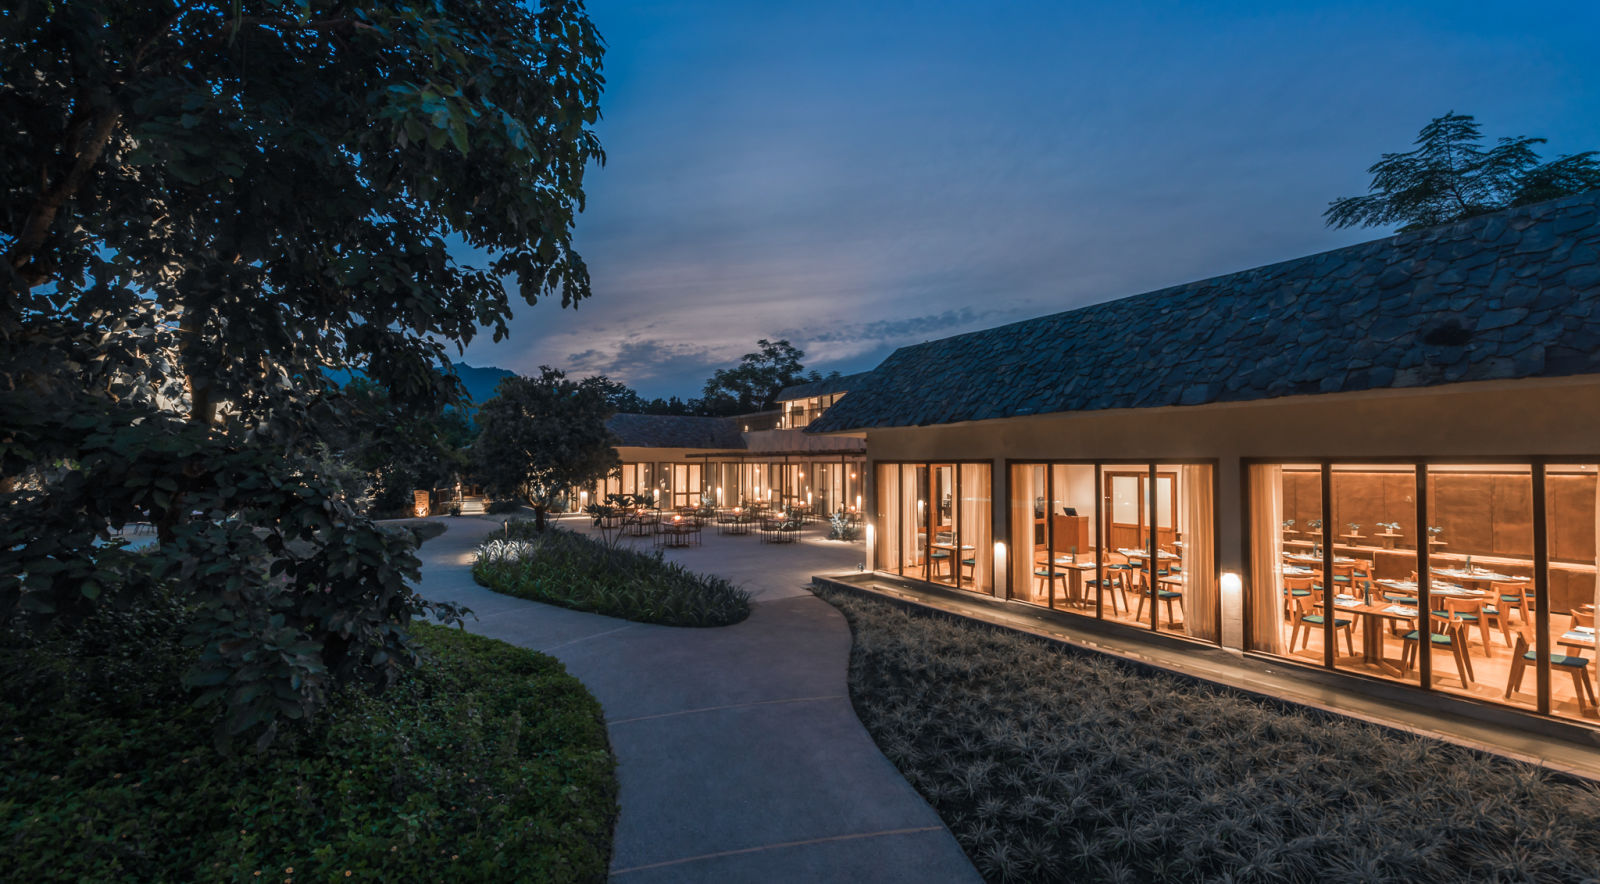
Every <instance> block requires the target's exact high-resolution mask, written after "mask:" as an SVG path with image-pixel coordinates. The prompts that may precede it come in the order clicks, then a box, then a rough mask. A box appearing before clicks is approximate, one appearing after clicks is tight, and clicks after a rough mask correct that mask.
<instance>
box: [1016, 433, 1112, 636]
mask: <svg viewBox="0 0 1600 884" xmlns="http://www.w3.org/2000/svg"><path fill="white" fill-rule="evenodd" d="M1011 483H1012V484H1011V494H1012V499H1011V534H1012V536H1011V549H1012V555H1011V569H1012V574H1011V593H1012V598H1014V599H1017V600H1018V601H1025V602H1029V603H1031V604H1036V605H1043V606H1046V607H1051V608H1063V609H1067V610H1076V611H1079V612H1080V613H1087V614H1094V613H1095V612H1096V611H1097V605H1098V593H1099V584H1098V582H1097V579H1096V576H1095V575H1096V566H1097V562H1098V548H1097V546H1096V538H1097V537H1098V536H1099V533H1098V531H1097V530H1096V526H1095V521H1094V517H1095V482H1094V467H1093V466H1092V465H1088V464H1054V465H1046V464H1013V465H1012V467H1011Z"/></svg>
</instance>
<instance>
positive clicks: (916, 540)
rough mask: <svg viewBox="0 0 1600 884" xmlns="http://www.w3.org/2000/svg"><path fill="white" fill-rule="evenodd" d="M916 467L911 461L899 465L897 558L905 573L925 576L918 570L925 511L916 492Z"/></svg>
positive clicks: (924, 502) (925, 517) (925, 505)
mask: <svg viewBox="0 0 1600 884" xmlns="http://www.w3.org/2000/svg"><path fill="white" fill-rule="evenodd" d="M922 469H926V467H923V468H922ZM917 470H918V467H917V466H915V465H913V464H901V466H900V531H901V535H900V560H901V562H902V564H903V565H904V568H905V572H906V576H909V577H917V578H918V579H924V578H926V575H925V574H923V573H922V572H921V571H920V570H918V569H920V568H921V567H922V553H923V544H925V543H926V542H927V530H928V510H927V502H926V500H925V499H924V497H923V496H919V494H918V487H917ZM923 494H924V495H925V494H926V492H925V491H924V492H923ZM919 502H921V503H922V505H921V506H918V503H919Z"/></svg>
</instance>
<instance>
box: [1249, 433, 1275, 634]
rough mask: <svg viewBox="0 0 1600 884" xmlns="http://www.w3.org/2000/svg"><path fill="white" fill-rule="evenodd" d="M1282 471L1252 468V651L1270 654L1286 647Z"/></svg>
mask: <svg viewBox="0 0 1600 884" xmlns="http://www.w3.org/2000/svg"><path fill="white" fill-rule="evenodd" d="M1282 526H1283V467H1281V466H1278V465H1277V464H1257V465H1255V466H1252V467H1251V468H1250V534H1251V537H1250V586H1248V587H1246V588H1245V590H1246V598H1245V605H1246V607H1248V608H1249V610H1250V635H1249V636H1247V638H1248V640H1249V649H1250V650H1252V651H1266V652H1267V653H1269V654H1282V653H1284V647H1283V624H1282V619H1283V531H1282Z"/></svg>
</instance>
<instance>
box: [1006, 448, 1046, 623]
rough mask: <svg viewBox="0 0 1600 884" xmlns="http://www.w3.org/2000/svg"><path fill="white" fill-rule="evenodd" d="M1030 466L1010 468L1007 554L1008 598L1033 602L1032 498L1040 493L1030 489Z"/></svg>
mask: <svg viewBox="0 0 1600 884" xmlns="http://www.w3.org/2000/svg"><path fill="white" fill-rule="evenodd" d="M1035 469H1036V467H1035V466H1034V465H1033V464H1013V465H1012V466H1011V548H1010V550H1008V551H1007V554H1008V556H1009V559H1008V564H1009V565H1010V568H1011V597H1012V598H1017V599H1022V600H1024V601H1029V602H1031V601H1033V557H1034V549H1033V499H1034V497H1036V496H1037V495H1038V494H1039V493H1040V491H1039V489H1037V488H1035V487H1034V486H1033V473H1034V470H1035Z"/></svg>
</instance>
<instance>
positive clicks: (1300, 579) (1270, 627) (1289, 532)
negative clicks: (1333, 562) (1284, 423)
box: [1249, 464, 1337, 663]
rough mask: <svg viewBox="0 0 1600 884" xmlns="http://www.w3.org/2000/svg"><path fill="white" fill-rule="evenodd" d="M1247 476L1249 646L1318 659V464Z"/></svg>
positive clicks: (1260, 469)
mask: <svg viewBox="0 0 1600 884" xmlns="http://www.w3.org/2000/svg"><path fill="white" fill-rule="evenodd" d="M1249 481H1250V519H1251V521H1250V525H1251V542H1250V549H1251V559H1250V575H1251V590H1250V602H1249V611H1250V618H1249V619H1250V636H1249V641H1250V647H1251V648H1252V649H1254V650H1257V651H1265V652H1267V653H1270V654H1279V655H1281V656H1286V657H1292V658H1295V659H1297V660H1302V661H1304V662H1307V663H1322V662H1324V659H1325V648H1326V647H1327V640H1326V639H1327V636H1326V635H1325V630H1324V628H1323V623H1322V618H1323V615H1322V607H1323V606H1322V601H1323V600H1322V542H1323V534H1322V468H1321V467H1320V466H1319V465H1316V464H1258V465H1254V466H1252V467H1251V468H1250V478H1249ZM1336 640H1337V637H1336Z"/></svg>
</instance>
